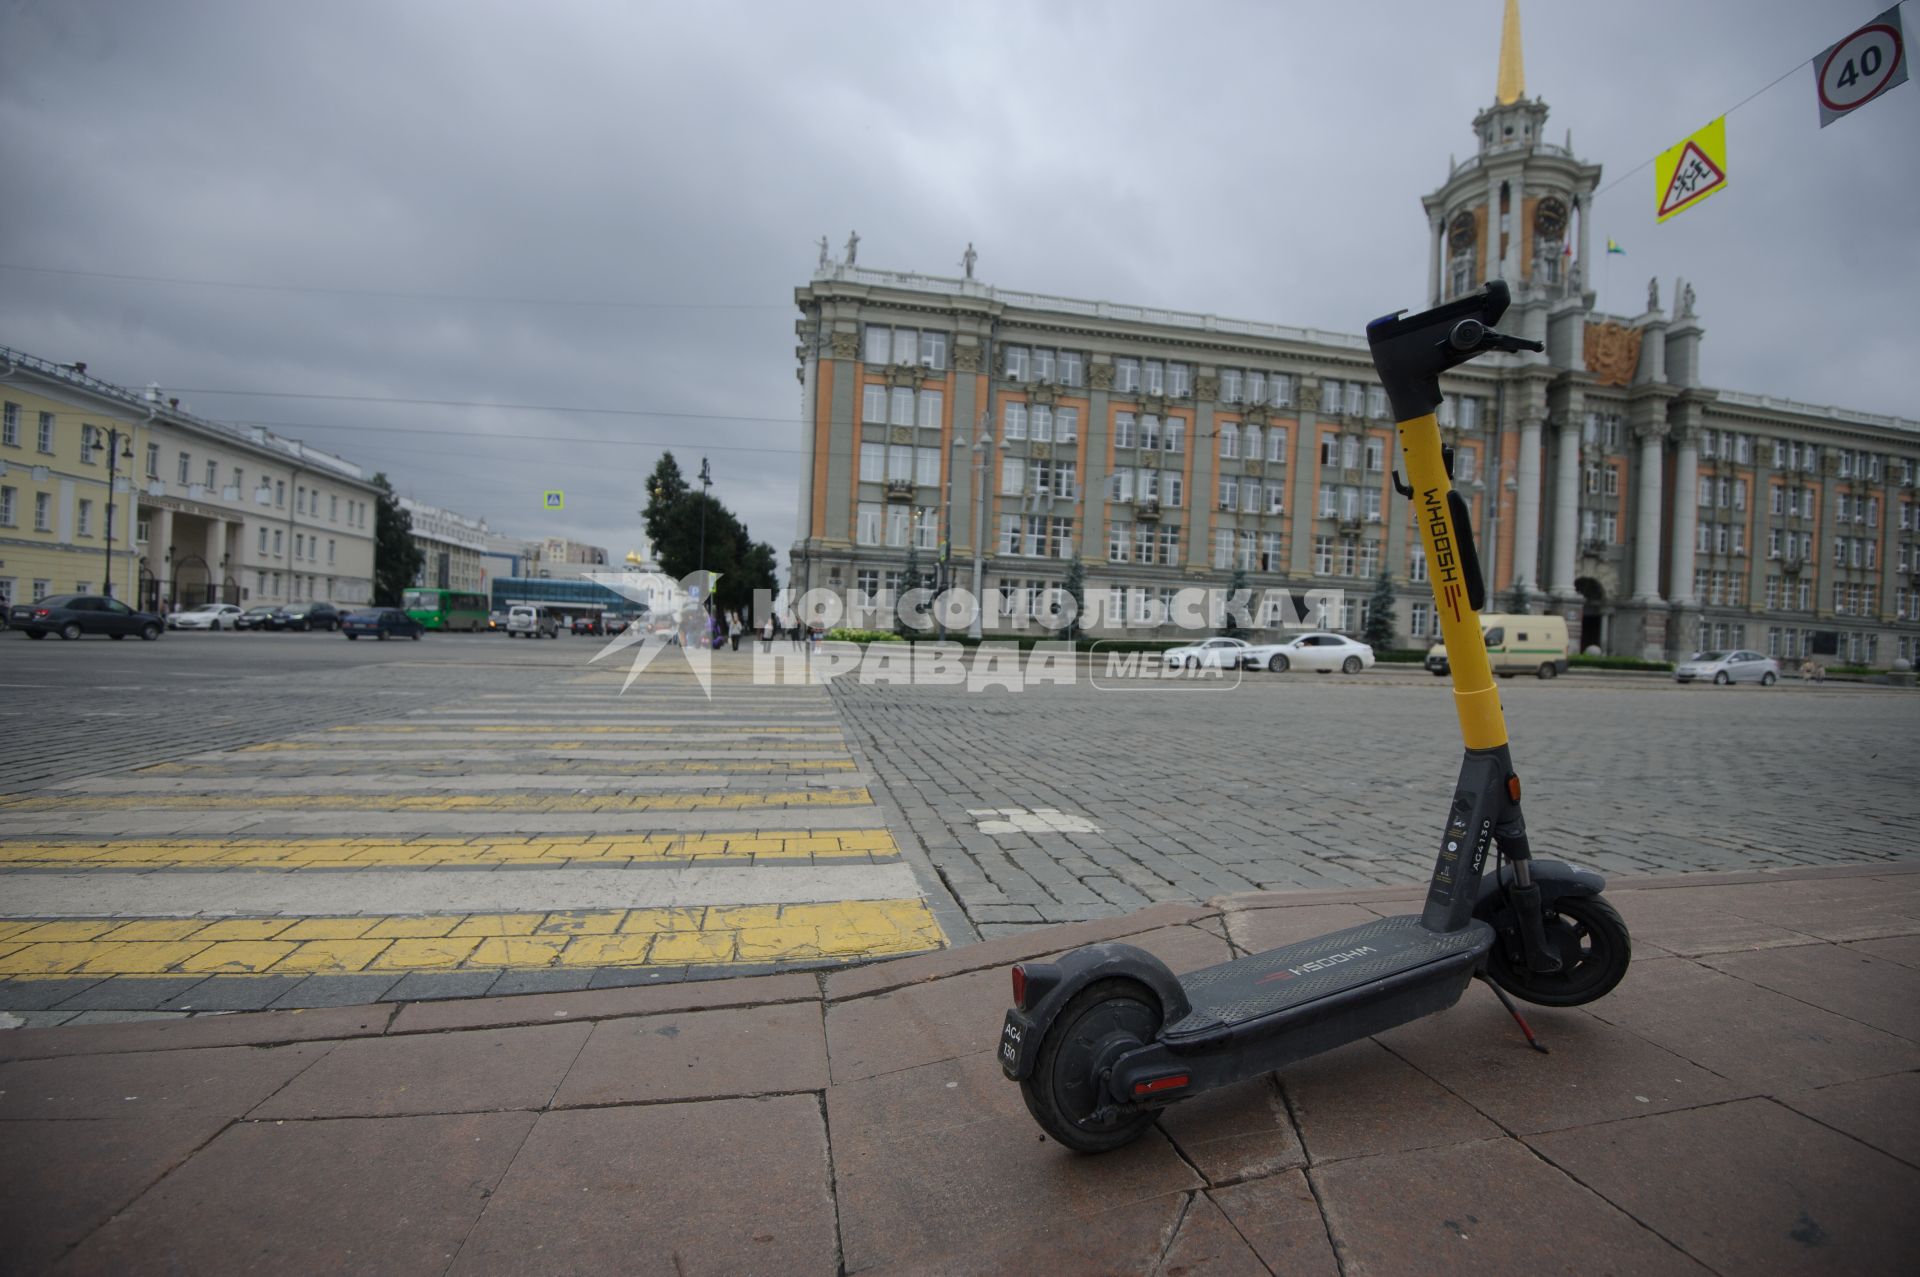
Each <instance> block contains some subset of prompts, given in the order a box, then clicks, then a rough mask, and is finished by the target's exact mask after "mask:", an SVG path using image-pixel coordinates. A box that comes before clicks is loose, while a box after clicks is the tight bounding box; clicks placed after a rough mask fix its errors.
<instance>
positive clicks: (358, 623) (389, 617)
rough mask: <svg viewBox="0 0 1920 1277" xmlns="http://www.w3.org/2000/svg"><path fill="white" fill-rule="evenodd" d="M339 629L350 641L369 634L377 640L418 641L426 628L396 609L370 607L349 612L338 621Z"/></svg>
mask: <svg viewBox="0 0 1920 1277" xmlns="http://www.w3.org/2000/svg"><path fill="white" fill-rule="evenodd" d="M340 628H341V630H342V631H343V632H344V633H345V634H346V636H347V637H348V638H350V639H357V638H359V637H360V636H361V635H362V634H371V635H373V636H374V637H375V638H377V639H382V640H384V639H387V638H395V637H397V638H410V639H414V640H416V641H417V640H418V639H419V637H420V636H421V635H422V634H425V633H426V632H427V627H426V626H424V625H422V624H420V622H418V621H416V620H414V619H413V618H412V617H410V616H408V615H407V614H406V613H405V612H402V611H401V610H400V609H399V608H397V607H370V608H365V609H363V610H361V611H358V612H349V613H347V614H346V615H345V616H344V617H342V618H341V620H340Z"/></svg>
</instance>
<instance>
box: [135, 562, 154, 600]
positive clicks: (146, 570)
mask: <svg viewBox="0 0 1920 1277" xmlns="http://www.w3.org/2000/svg"><path fill="white" fill-rule="evenodd" d="M139 590H140V593H139V595H138V598H139V601H138V602H137V603H135V604H134V606H135V607H137V608H139V609H140V610H141V611H142V612H158V611H159V610H160V578H159V577H157V576H155V575H154V574H153V569H152V568H150V567H148V566H147V561H146V560H145V559H142V560H140V584H139Z"/></svg>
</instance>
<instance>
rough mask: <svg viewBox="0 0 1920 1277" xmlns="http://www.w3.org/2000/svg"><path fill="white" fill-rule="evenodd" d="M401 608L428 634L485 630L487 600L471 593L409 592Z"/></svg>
mask: <svg viewBox="0 0 1920 1277" xmlns="http://www.w3.org/2000/svg"><path fill="white" fill-rule="evenodd" d="M400 606H401V607H403V608H405V609H406V612H407V615H408V616H410V617H412V618H413V619H414V620H416V621H418V622H420V624H422V625H424V626H426V627H427V628H428V629H430V630H466V631H468V632H469V633H471V632H473V631H475V630H484V629H486V628H487V596H486V595H484V594H477V593H475V592H473V591H471V590H408V591H407V592H406V595H405V596H404V597H403V598H402V599H401V601H400Z"/></svg>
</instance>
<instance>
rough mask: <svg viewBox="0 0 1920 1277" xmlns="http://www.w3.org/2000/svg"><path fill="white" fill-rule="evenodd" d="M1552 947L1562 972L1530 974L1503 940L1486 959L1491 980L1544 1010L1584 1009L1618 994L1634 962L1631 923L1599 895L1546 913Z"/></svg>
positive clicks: (1565, 899)
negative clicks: (1622, 980) (1557, 1008)
mask: <svg viewBox="0 0 1920 1277" xmlns="http://www.w3.org/2000/svg"><path fill="white" fill-rule="evenodd" d="M1545 923H1546V926H1545V930H1546V936H1547V948H1548V949H1549V950H1550V951H1551V952H1553V953H1555V954H1558V955H1559V957H1560V969H1559V970H1558V971H1551V972H1539V971H1529V970H1527V962H1526V958H1525V957H1524V956H1523V955H1517V954H1513V953H1511V952H1509V946H1508V944H1507V943H1506V941H1505V938H1504V937H1503V938H1502V940H1501V941H1500V942H1497V943H1496V944H1495V945H1494V946H1493V948H1492V949H1491V950H1490V951H1489V952H1488V954H1487V976H1488V978H1489V979H1491V980H1492V981H1493V982H1494V983H1495V984H1497V985H1499V986H1500V987H1501V988H1502V989H1505V990H1506V991H1507V992H1508V993H1511V994H1512V995H1513V996H1514V997H1516V998H1520V999H1522V1000H1524V1001H1527V1002H1531V1003H1533V1004H1535V1005H1536V1006H1543V1007H1577V1006H1584V1005H1585V1004H1586V1003H1589V1002H1592V1001H1594V1000H1595V999H1597V998H1602V997H1605V996H1606V995H1607V994H1608V993H1610V992H1612V991H1613V986H1614V985H1616V984H1619V983H1620V981H1621V979H1622V977H1624V976H1625V975H1626V974H1627V964H1628V963H1629V962H1631V961H1632V960H1633V941H1632V938H1631V937H1630V936H1628V934H1627V924H1626V922H1625V921H1624V920H1623V919H1622V918H1621V917H1620V913H1619V911H1618V910H1616V909H1615V908H1614V907H1613V906H1612V905H1610V904H1608V903H1607V902H1606V901H1605V900H1602V899H1601V898H1600V897H1599V896H1562V897H1561V898H1560V899H1558V900H1556V901H1554V902H1553V903H1552V904H1550V905H1548V906H1547V908H1546V918H1545Z"/></svg>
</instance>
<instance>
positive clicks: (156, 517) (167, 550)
mask: <svg viewBox="0 0 1920 1277" xmlns="http://www.w3.org/2000/svg"><path fill="white" fill-rule="evenodd" d="M147 570H148V571H149V572H151V573H153V575H154V579H155V580H156V581H157V582H158V583H159V585H160V610H161V611H163V612H164V611H167V610H169V609H171V608H172V606H173V511H172V510H170V509H168V508H167V507H166V506H155V507H154V511H153V519H152V521H151V522H150V523H149V524H148V527H147ZM136 588H138V587H137V586H136Z"/></svg>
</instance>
